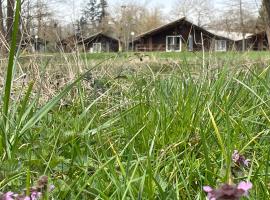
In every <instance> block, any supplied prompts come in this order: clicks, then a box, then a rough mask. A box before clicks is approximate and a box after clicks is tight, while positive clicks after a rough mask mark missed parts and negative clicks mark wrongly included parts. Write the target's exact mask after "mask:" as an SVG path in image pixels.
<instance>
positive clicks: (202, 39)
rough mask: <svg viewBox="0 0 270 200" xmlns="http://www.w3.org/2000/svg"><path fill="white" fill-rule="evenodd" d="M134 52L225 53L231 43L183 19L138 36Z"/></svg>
mask: <svg viewBox="0 0 270 200" xmlns="http://www.w3.org/2000/svg"><path fill="white" fill-rule="evenodd" d="M133 43H134V47H135V51H167V52H172V51H176V52H177V51H178V52H180V51H184V50H187V51H201V50H202V49H204V50H206V51H210V50H213V51H227V50H228V49H230V48H231V45H232V44H233V41H232V40H230V39H229V38H226V37H222V36H218V35H215V34H213V33H211V32H210V31H207V30H206V29H204V28H202V27H199V26H197V25H195V24H193V23H192V22H190V21H188V20H187V19H186V18H185V17H184V18H181V19H178V20H176V21H173V22H171V23H168V24H165V25H163V26H161V27H158V28H155V29H153V30H150V31H147V32H145V33H142V34H140V35H138V36H137V37H136V38H135V40H134V41H133Z"/></svg>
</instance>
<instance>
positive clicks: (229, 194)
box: [203, 181, 252, 200]
mask: <svg viewBox="0 0 270 200" xmlns="http://www.w3.org/2000/svg"><path fill="white" fill-rule="evenodd" d="M251 188H252V183H250V182H244V181H242V182H240V183H239V184H238V185H229V184H224V185H222V186H221V187H220V188H219V189H213V188H211V187H210V186H204V187H203V190H204V191H205V192H206V193H207V199H208V200H225V199H227V200H239V199H240V198H241V197H242V196H247V195H248V190H250V189H251Z"/></svg>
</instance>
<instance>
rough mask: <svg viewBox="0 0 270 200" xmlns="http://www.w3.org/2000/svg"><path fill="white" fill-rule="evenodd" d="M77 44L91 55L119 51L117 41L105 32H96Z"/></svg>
mask: <svg viewBox="0 0 270 200" xmlns="http://www.w3.org/2000/svg"><path fill="white" fill-rule="evenodd" d="M78 44H79V45H83V48H84V49H85V50H86V51H89V52H91V53H100V52H117V51H119V41H118V39H116V38H115V37H113V36H112V35H110V34H108V33H105V32H98V33H96V34H94V35H91V36H89V37H87V38H85V39H83V40H82V41H80V42H79V43H78Z"/></svg>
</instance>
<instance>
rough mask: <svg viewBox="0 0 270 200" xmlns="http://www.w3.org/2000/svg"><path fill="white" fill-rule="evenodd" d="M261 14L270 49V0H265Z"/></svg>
mask: <svg viewBox="0 0 270 200" xmlns="http://www.w3.org/2000/svg"><path fill="white" fill-rule="evenodd" d="M261 15H262V16H261V18H262V19H263V22H264V26H265V30H266V35H267V40H268V48H269V49H270V0H263V2H262V11H261Z"/></svg>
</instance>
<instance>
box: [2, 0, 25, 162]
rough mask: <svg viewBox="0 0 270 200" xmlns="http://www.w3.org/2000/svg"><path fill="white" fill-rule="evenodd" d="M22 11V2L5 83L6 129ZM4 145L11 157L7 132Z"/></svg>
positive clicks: (12, 38)
mask: <svg viewBox="0 0 270 200" xmlns="http://www.w3.org/2000/svg"><path fill="white" fill-rule="evenodd" d="M20 11H21V0H17V1H16V10H15V17H14V23H13V30H12V37H11V48H10V52H9V59H8V67H7V75H6V82H5V94H4V99H3V101H4V102H3V116H4V117H3V121H4V126H5V127H6V126H7V124H6V123H8V120H7V119H8V110H9V102H10V95H11V87H12V77H13V69H14V60H15V52H16V43H17V35H18V31H19V23H20ZM4 144H5V147H4V148H5V151H6V153H7V158H10V157H11V152H10V148H9V146H10V145H9V138H8V135H7V131H5V132H4Z"/></svg>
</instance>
